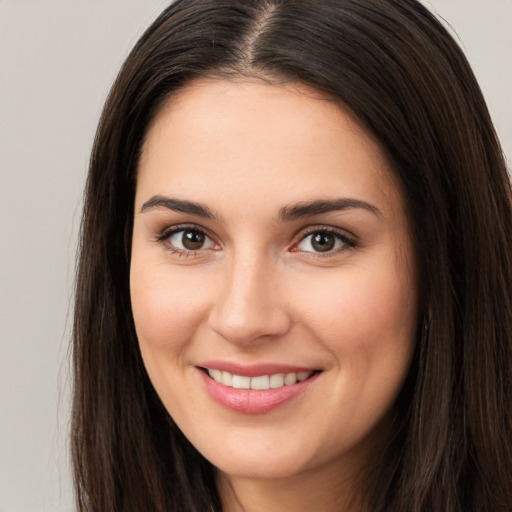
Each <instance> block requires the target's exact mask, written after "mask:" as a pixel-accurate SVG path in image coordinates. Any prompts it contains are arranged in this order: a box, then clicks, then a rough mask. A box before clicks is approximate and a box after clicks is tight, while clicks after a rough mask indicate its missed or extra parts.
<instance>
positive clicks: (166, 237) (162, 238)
mask: <svg viewBox="0 0 512 512" xmlns="http://www.w3.org/2000/svg"><path fill="white" fill-rule="evenodd" d="M181 232H183V233H186V232H195V233H199V234H202V235H204V236H205V237H207V238H208V239H209V240H211V242H212V243H213V244H215V245H218V244H217V243H216V242H215V240H214V239H213V237H212V236H210V235H209V234H208V233H207V232H206V231H205V230H204V229H203V228H200V227H198V226H195V225H192V224H187V225H179V226H173V227H171V228H168V229H165V230H164V231H162V233H161V234H160V235H158V236H157V238H156V242H158V243H160V244H162V245H163V246H164V248H165V249H166V250H168V251H170V252H171V253H173V254H176V255H178V256H179V257H183V256H184V257H197V256H199V255H200V253H202V252H203V251H206V250H212V249H211V248H207V249H203V248H200V249H198V250H195V251H194V250H187V249H185V250H184V249H180V248H179V247H176V246H174V245H171V243H170V238H171V237H172V236H174V235H176V234H178V233H181ZM315 234H321V235H328V236H333V237H334V238H335V239H336V241H338V242H341V243H342V244H343V246H342V247H341V248H337V249H335V250H328V251H325V252H324V253H322V252H321V251H301V250H300V249H297V246H298V245H299V244H301V243H302V242H303V241H304V240H306V239H307V238H308V237H310V236H312V235H315ZM356 246H357V243H356V241H355V240H354V239H352V238H350V237H348V236H347V235H346V234H344V233H343V232H341V231H339V230H337V229H334V228H332V227H327V226H325V227H323V226H315V227H312V228H309V229H308V230H306V231H305V232H303V233H302V234H301V237H300V239H299V240H298V242H296V243H294V244H293V246H292V248H291V249H290V252H302V253H305V254H308V257H313V258H325V257H329V256H332V255H334V254H338V253H340V252H343V251H346V250H348V249H353V248H354V247H356ZM213 250H216V249H213Z"/></svg>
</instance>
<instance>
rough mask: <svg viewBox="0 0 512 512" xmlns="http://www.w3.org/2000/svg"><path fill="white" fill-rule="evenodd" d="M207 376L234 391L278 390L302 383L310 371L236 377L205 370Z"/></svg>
mask: <svg viewBox="0 0 512 512" xmlns="http://www.w3.org/2000/svg"><path fill="white" fill-rule="evenodd" d="M206 370H207V371H208V375H209V376H210V377H211V378H212V379H213V380H214V381H215V382H218V383H219V384H223V385H224V386H228V387H232V388H235V389H259V390H264V389H278V388H282V387H283V386H292V385H293V384H296V383H297V382H302V381H305V380H307V379H309V377H311V375H313V372H312V371H305V372H298V373H293V372H292V373H274V374H271V375H257V376H254V377H248V376H245V375H236V374H233V373H230V372H226V371H221V370H218V369H215V368H206Z"/></svg>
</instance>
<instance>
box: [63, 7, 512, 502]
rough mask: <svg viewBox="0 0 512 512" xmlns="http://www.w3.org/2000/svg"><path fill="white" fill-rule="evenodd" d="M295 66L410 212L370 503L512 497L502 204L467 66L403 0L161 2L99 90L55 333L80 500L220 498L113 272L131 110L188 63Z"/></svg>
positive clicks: (169, 90) (273, 72)
mask: <svg viewBox="0 0 512 512" xmlns="http://www.w3.org/2000/svg"><path fill="white" fill-rule="evenodd" d="M211 75H215V76H222V77H224V78H228V79H229V77H230V76H237V75H238V76H240V75H244V76H250V77H256V78H264V79H266V80H275V81H297V82H301V83H304V84H307V85H309V86H312V87H314V88H316V89H317V90H319V91H322V92H324V93H326V94H328V95H330V96H331V97H334V98H336V99H337V100H338V101H339V102H340V103H342V104H343V105H345V107H347V108H349V109H350V110H351V111H352V113H353V114H354V115H355V116H356V118H357V119H358V120H359V121H360V122H361V123H362V124H363V125H364V126H365V127H366V128H367V130H369V131H370V132H371V133H372V134H373V135H374V137H375V138H376V139H377V140H378V141H379V143H380V145H381V147H382V148H383V150H384V151H385V152H386V153H387V155H388V157H389V159H390V161H391V162H392V166H393V169H394V171H395V172H396V175H397V177H398V178H399V180H400V182H401V183H402V186H403V190H404V195H405V199H406V203H407V207H408V211H409V215H410V219H411V224H412V226H413V239H414V240H413V241H414V244H415V250H416V256H417V261H418V267H419V274H420V280H421V283H420V287H421V290H420V291H421V297H422V320H421V324H420V325H419V326H418V333H419V334H418V340H417V346H416V351H415V356H414V360H413V364H412V366H411V369H410V372H409V375H408V378H407V381H406V383H405V385H404V388H403V390H402V392H401V394H400V396H399V397H398V399H397V401H396V404H395V409H396V424H395V427H394V432H395V435H394V436H393V438H392V439H390V441H389V445H388V446H387V449H386V452H385V457H384V459H383V460H382V462H381V463H380V464H379V465H378V467H376V469H375V474H374V475H373V478H372V479H371V480H369V481H371V482H372V489H371V493H370V494H369V505H370V508H371V510H372V511H376V512H383V511H385V510H389V511H393V512H395V511H396V512H400V511H403V512H427V511H429V512H432V511H434V512H445V511H449V512H477V511H478V512H482V511H489V512H490V511H493V512H499V511H503V512H504V511H508V512H510V510H512V414H511V410H512V407H511V406H512V246H511V240H512V207H511V197H512V194H511V187H510V180H509V177H508V176H507V171H506V166H505V162H504V157H503V154H502V151H501V149H500V145H499V142H498V140H497V137H496V134H495V132H494V129H493V126H492V123H491V120H490V117H489V114H488V111H487V108H486V105H485V102H484V99H483V97H482V94H481V92H480V89H479V87H478V85H477V83H476V80H475V77H474V75H473V74H472V72H471V69H470V67H469V65H468V63H467V61H466V59H465V57H464V55H463V53H462V52H461V50H460V49H459V47H458V46H457V44H456V43H455V42H454V41H453V39H452V38H451V36H450V35H449V34H448V33H447V31H446V30H445V29H444V28H443V26H442V25H441V24H440V23H439V22H438V21H437V20H436V19H435V17H434V16H433V15H432V14H431V13H430V12H429V11H428V10H427V9H426V8H424V7H423V6H422V5H421V4H420V3H419V2H417V1H416V0H178V1H176V2H175V3H173V4H172V5H171V6H170V7H168V8H167V9H166V10H165V11H164V12H163V13H162V14H161V15H160V17H159V18H158V19H157V20H156V21H155V22H154V23H153V25H152V26H151V27H150V28H149V29H148V30H147V31H146V32H145V34H144V35H143V36H142V37H141V39H140V40H139V42H138V43H137V45H136V46H135V48H134V49H133V51H132V52H131V54H130V55H129V57H128V59H127V60H126V62H125V64H124V66H123V68H122V70H121V72H120V73H119V76H118V78H117V80H116V82H115V84H114V86H113V88H112V90H111V93H110V96H109V98H108V100H107V102H106V105H105V109H104V111H103V115H102V118H101V121H100V124H99V127H98V131H97V135H96V139H95V143H94V148H93V152H92V157H91V162H90V171H89V177H88V181H87V190H86V196H85V206H84V214H83V221H82V232H81V244H80V254H79V262H78V276H77V281H76V303H75V322H74V332H73V363H74V376H75V381H74V401H73V419H72V441H71V442H72V454H73V464H74V475H75V486H76V496H77V504H78V509H79V510H80V511H81V512H93V511H98V512H106V511H108V512H118V511H119V512H131V511H133V512H135V511H138V512H141V511H149V510H151V511H155V512H164V511H165V512H171V511H174V512H178V511H179V512H184V511H187V512H193V511H194V512H205V511H209V510H211V511H220V510H221V507H220V500H219V497H218V494H217V490H216V486H215V469H214V468H213V467H212V465H211V464H210V463H208V462H207V461H206V460H205V459H204V458H203V457H202V456H201V455H200V454H199V453H198V452H197V451H196V450H195V448H194V447H193V446H191V445H190V443H189V442H188V441H187V440H186V438H185V437H184V436H183V434H182V433H181V432H180V431H179V429H178V428H177V427H176V426H175V424H174V423H173V421H172V418H170V416H169V415H168V413H167V411H166V410H165V408H164V407H163V405H162V404H161V402H160V400H159V399H158V397H157V396H156V393H155V392H154V390H153V388H152V386H151V384H150V382H149V379H148V377H147V375H146V372H145V369H144V367H143V364H142V360H141V357H140V353H139V348H138V343H137V338H136V335H135V330H134V325H133V318H132V313H131V307H130V294H129V286H128V282H129V280H128V274H129V266H130V239H131V230H132V217H133V202H134V190H135V182H136V171H137V164H138V156H139V152H140V148H141V143H142V141H143V138H144V135H145V133H146V131H147V128H148V124H149V123H150V122H151V120H152V118H153V116H154V115H155V113H156V112H157V111H158V109H159V107H160V106H161V104H162V103H163V102H164V101H165V100H166V99H167V98H168V97H169V96H170V95H172V94H173V93H174V92H175V91H176V90H178V89H180V88H181V87H183V86H184V84H186V83H188V82H190V81H191V80H193V79H194V78H196V77H201V76H211Z"/></svg>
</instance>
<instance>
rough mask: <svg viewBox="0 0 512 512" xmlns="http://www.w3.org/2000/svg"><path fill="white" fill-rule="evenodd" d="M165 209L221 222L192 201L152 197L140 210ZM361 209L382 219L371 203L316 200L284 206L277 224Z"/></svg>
mask: <svg viewBox="0 0 512 512" xmlns="http://www.w3.org/2000/svg"><path fill="white" fill-rule="evenodd" d="M159 207H161V208H167V209H168V210H172V211H175V212H179V213H188V214H191V215H195V216H197V217H202V218H204V219H209V220H213V221H217V222H222V218H221V216H220V215H216V214H215V213H213V212H212V210H210V208H208V207H207V206H206V205H204V204H201V203H196V202H194V201H187V200H183V199H176V198H172V197H166V196H161V195H156V196H153V197H152V198H151V199H148V200H147V201H146V202H145V203H144V204H143V205H142V208H141V210H140V211H141V213H144V212H146V211H148V210H152V209H154V208H159ZM356 208H359V209H363V210H366V211H368V212H370V213H372V214H374V215H376V216H377V217H379V218H382V214H381V212H380V210H379V209H378V208H377V207H376V206H374V205H373V204H371V203H368V202H366V201H361V200H360V199H352V198H340V199H331V200H322V199H320V200H316V201H310V202H304V203H298V204H294V205H289V206H284V207H283V208H281V209H280V210H279V215H278V217H277V219H278V221H279V222H290V221H293V220H297V219H301V218H303V217H313V216H314V215H321V214H323V213H329V212H335V211H343V210H349V209H356Z"/></svg>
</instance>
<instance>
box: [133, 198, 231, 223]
mask: <svg viewBox="0 0 512 512" xmlns="http://www.w3.org/2000/svg"><path fill="white" fill-rule="evenodd" d="M158 207H162V208H167V209H168V210H172V211H175V212H180V213H189V214H191V215H196V216H197V217H202V218H204V219H210V220H215V221H220V220H221V219H220V217H219V216H218V215H215V214H214V213H213V212H212V211H211V210H210V208H208V207H207V206H206V205H204V204H201V203H195V202H193V201H185V200H182V199H175V198H172V197H165V196H160V195H157V196H153V197H152V198H151V199H148V200H147V201H146V202H145V203H144V204H143V205H142V208H141V209H140V212H141V213H144V212H146V211H148V210H152V209H153V208H158Z"/></svg>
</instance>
